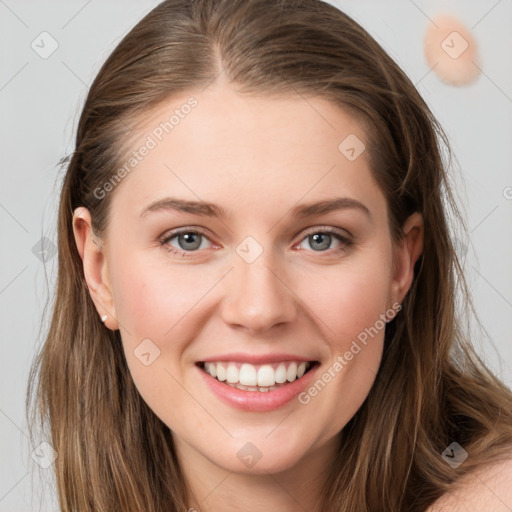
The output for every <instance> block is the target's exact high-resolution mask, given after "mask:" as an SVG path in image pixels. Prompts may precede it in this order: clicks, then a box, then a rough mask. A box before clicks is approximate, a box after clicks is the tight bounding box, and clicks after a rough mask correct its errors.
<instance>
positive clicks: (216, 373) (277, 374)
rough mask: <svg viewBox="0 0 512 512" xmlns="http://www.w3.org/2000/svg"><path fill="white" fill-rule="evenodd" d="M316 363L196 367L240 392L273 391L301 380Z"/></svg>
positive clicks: (199, 364) (212, 363)
mask: <svg viewBox="0 0 512 512" xmlns="http://www.w3.org/2000/svg"><path fill="white" fill-rule="evenodd" d="M318 364H319V362H318V361H307V362H306V361H283V362H280V363H269V364H261V365H258V364H250V363H239V362H231V361H230V362H223V361H219V362H199V363H197V366H199V368H201V369H202V370H203V371H204V372H206V373H207V374H208V375H210V376H211V377H213V378H214V379H216V380H218V381H219V382H222V383H224V384H226V385H228V386H231V387H233V388H236V389H240V390H242V391H260V392H267V391H274V390H276V389H279V388H282V387H285V386H287V385H288V384H290V383H292V382H294V381H295V380H298V379H300V378H302V377H303V376H304V375H305V374H306V373H308V372H309V371H310V370H311V369H312V368H313V367H314V366H317V365H318Z"/></svg>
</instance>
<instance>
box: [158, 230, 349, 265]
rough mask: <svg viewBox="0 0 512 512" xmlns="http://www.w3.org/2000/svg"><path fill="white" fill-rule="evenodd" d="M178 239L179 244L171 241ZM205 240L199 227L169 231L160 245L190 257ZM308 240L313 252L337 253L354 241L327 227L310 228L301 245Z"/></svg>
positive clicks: (206, 238) (172, 251)
mask: <svg viewBox="0 0 512 512" xmlns="http://www.w3.org/2000/svg"><path fill="white" fill-rule="evenodd" d="M175 239H176V243H177V246H176V245H175V244H172V243H171V242H172V241H173V240H175ZM205 240H208V241H210V239H209V238H208V237H207V236H206V234H205V233H203V232H201V231H198V230H197V229H181V230H177V231H172V232H170V233H167V234H166V235H164V236H163V238H161V239H160V245H162V246H164V247H165V249H166V250H167V251H168V252H170V253H172V254H174V255H176V256H179V257H183V258H190V257H193V253H195V252H197V251H198V250H200V249H205V248H207V247H204V246H203V242H204V241H205ZM306 240H307V241H308V243H309V246H310V247H311V248H312V250H313V252H322V253H324V252H327V253H331V252H332V253H335V254H337V253H338V252H342V251H345V250H347V249H348V248H349V247H350V246H351V245H352V244H353V241H352V240H351V239H350V238H348V237H347V236H344V235H342V234H341V233H340V232H338V231H336V230H333V229H327V228H313V229H311V230H309V231H308V232H307V233H306V234H305V236H303V238H302V239H301V242H300V244H298V245H299V246H301V245H302V244H303V243H304V242H305V241H306ZM333 241H337V242H338V245H337V247H334V248H333V247H331V245H332V243H333Z"/></svg>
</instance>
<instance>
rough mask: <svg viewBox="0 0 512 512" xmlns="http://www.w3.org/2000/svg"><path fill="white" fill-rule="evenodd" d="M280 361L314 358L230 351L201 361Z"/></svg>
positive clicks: (306, 360) (260, 362) (258, 362)
mask: <svg viewBox="0 0 512 512" xmlns="http://www.w3.org/2000/svg"><path fill="white" fill-rule="evenodd" d="M282 361H299V362H301V361H305V362H309V361H315V359H312V358H308V357H302V356H297V355H295V354H260V355H257V354H242V353H231V354H221V355H217V356H212V357H207V358H206V359H202V360H201V361H199V362H201V363H216V362H233V363H250V364H266V363H280V362H282Z"/></svg>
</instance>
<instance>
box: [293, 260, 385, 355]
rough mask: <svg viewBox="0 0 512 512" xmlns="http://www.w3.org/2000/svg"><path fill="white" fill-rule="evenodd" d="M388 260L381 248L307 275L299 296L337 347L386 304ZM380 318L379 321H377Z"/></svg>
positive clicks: (369, 323)
mask: <svg viewBox="0 0 512 512" xmlns="http://www.w3.org/2000/svg"><path fill="white" fill-rule="evenodd" d="M390 266H391V260H390V258H389V257H388V256H387V253H385V252H378V253H377V252H374V253H372V252H368V254H367V255H366V254H365V255H364V257H363V256H361V257H360V258H354V259H353V260H351V261H349V260H348V259H347V262H346V264H340V265H339V266H337V267H333V269H332V270H329V272H328V273H326V274H325V275H324V276H323V277H322V278H321V279H313V278H312V279H308V280H307V281H308V283H309V285H307V286H306V287H304V288H302V291H301V296H302V297H305V298H306V299H305V302H306V303H307V305H308V306H309V307H310V308H311V309H312V310H313V311H314V313H315V315H316V316H317V317H318V318H319V319H320V321H321V322H322V323H323V325H324V326H325V327H326V334H327V336H328V338H329V339H330V340H331V341H332V348H333V349H336V350H337V351H340V350H343V351H344V349H345V346H346V345H347V344H348V345H350V342H351V340H352V339H354V338H356V337H357V336H358V335H359V333H361V332H363V331H364V330H365V329H367V328H370V327H372V326H373V325H374V324H375V323H376V321H377V320H379V319H380V315H381V314H384V313H385V312H386V309H387V308H388V306H389V304H388V298H389V290H390V282H391V270H390ZM380 323H381V322H379V325H380Z"/></svg>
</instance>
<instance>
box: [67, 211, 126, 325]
mask: <svg viewBox="0 0 512 512" xmlns="http://www.w3.org/2000/svg"><path fill="white" fill-rule="evenodd" d="M73 233H74V236H75V243H76V246H77V249H78V254H79V255H80V258H81V259H82V263H83V268H84V276H85V281H86V283H87V287H88V288H89V293H90V295H91V298H92V300H93V302H94V305H95V306H96V309H97V311H98V315H99V316H100V317H103V316H104V315H107V319H106V320H105V325H106V326H107V327H108V328H109V329H112V330H116V329H119V323H118V321H117V314H116V309H115V305H114V298H113V294H112V290H111V286H110V276H109V272H108V266H107V258H106V256H105V251H104V248H103V244H102V242H101V240H99V239H98V238H97V237H96V236H95V234H94V232H93V229H92V222H91V214H90V213H89V210H87V208H84V207H80V208H77V209H76V210H75V211H74V212H73Z"/></svg>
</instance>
